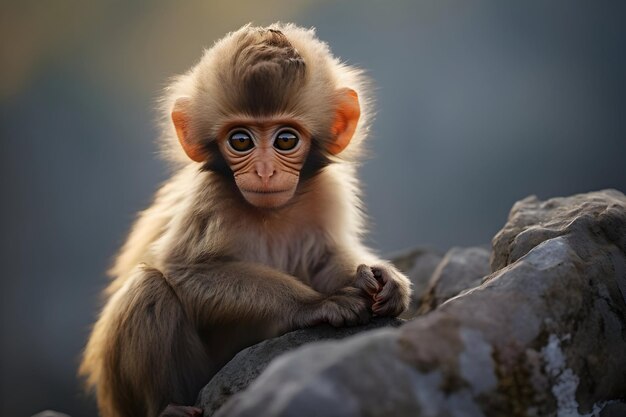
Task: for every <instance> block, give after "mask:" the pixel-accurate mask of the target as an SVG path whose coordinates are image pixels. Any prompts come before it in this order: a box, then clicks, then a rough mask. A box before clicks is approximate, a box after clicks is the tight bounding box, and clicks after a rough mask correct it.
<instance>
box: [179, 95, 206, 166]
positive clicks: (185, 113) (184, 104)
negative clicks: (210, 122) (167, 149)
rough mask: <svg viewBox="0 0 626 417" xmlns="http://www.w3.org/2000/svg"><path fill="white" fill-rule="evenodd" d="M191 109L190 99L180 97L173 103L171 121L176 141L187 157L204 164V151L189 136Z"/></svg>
mask: <svg viewBox="0 0 626 417" xmlns="http://www.w3.org/2000/svg"><path fill="white" fill-rule="evenodd" d="M190 107H191V99H190V98H189V97H181V98H179V99H178V100H176V102H175V103H174V108H173V109H172V121H173V122H174V127H175V128H176V135H177V136H178V141H179V142H180V145H181V146H182V147H183V150H184V151H185V153H186V154H187V156H188V157H189V158H190V159H191V160H193V161H196V162H204V161H205V160H206V158H207V153H206V151H205V150H204V149H203V148H202V147H201V146H200V145H198V144H197V143H193V141H192V140H191V138H190V136H189V108H190Z"/></svg>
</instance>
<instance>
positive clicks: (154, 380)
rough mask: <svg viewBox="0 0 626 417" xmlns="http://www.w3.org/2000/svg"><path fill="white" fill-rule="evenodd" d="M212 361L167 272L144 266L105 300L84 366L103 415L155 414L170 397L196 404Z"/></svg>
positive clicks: (115, 416) (152, 415)
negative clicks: (94, 389)
mask: <svg viewBox="0 0 626 417" xmlns="http://www.w3.org/2000/svg"><path fill="white" fill-rule="evenodd" d="M210 364H211V362H210V360H209V357H208V355H207V352H206V349H205V346H204V345H203V343H202V342H201V340H200V338H199V336H198V333H197V329H196V328H195V327H194V326H193V325H192V324H191V323H190V322H189V321H188V320H187V318H186V316H185V313H184V311H183V309H182V307H181V304H180V302H179V300H178V299H177V297H176V295H175V294H174V292H173V291H172V289H171V288H170V286H169V285H168V284H167V282H166V281H165V279H164V277H163V275H162V274H161V273H160V272H159V271H157V270H155V269H152V268H148V267H145V266H144V267H138V268H137V269H136V270H135V271H134V272H133V276H131V277H130V278H129V279H128V281H127V283H126V284H125V285H124V286H123V287H121V288H120V289H119V290H118V291H117V292H116V293H115V294H114V295H113V296H112V297H111V299H110V300H109V302H108V303H107V305H106V307H105V309H104V310H103V312H102V315H101V317H100V319H99V320H98V322H97V323H96V326H95V328H94V331H93V333H92V336H91V339H90V341H89V343H88V345H87V349H86V352H85V360H84V362H83V365H82V369H81V371H82V372H83V373H89V374H91V378H93V379H95V380H96V381H95V382H96V391H97V397H98V405H99V408H100V412H101V414H102V415H103V417H126V416H128V417H131V416H132V417H138V416H146V417H155V416H156V415H158V414H159V412H160V411H161V410H162V409H163V408H165V406H166V405H168V404H169V403H177V404H193V403H194V402H195V399H196V395H197V393H198V391H199V390H200V389H201V388H202V386H203V385H204V384H206V383H207V382H208V379H209V378H210V376H211V375H212V373H213V372H215V369H211V368H210ZM178 411H181V410H178ZM183 411H184V410H183ZM187 411H189V412H188V413H186V414H180V415H194V414H193V412H194V410H193V409H192V408H189V410H187ZM196 412H198V413H200V414H197V415H201V410H199V409H196ZM172 415H176V414H172Z"/></svg>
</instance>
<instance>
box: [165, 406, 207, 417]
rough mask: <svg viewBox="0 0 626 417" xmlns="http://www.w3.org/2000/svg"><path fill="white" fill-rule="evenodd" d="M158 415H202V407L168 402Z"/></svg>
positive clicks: (186, 416) (190, 416) (180, 416)
mask: <svg viewBox="0 0 626 417" xmlns="http://www.w3.org/2000/svg"><path fill="white" fill-rule="evenodd" d="M159 417H202V409H201V408H198V407H189V406H184V405H176V404H170V405H168V406H167V407H165V410H163V412H162V413H161V414H159Z"/></svg>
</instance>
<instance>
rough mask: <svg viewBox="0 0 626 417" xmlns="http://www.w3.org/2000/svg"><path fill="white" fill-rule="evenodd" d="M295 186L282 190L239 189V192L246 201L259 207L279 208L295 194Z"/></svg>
mask: <svg viewBox="0 0 626 417" xmlns="http://www.w3.org/2000/svg"><path fill="white" fill-rule="evenodd" d="M295 191H296V189H295V187H294V188H292V189H290V190H283V191H246V190H241V194H242V195H243V197H244V198H245V199H246V201H247V202H248V203H250V204H252V205H253V206H255V207H259V208H279V207H282V206H284V205H285V204H287V203H288V202H289V200H291V198H292V197H293V195H294V194H295Z"/></svg>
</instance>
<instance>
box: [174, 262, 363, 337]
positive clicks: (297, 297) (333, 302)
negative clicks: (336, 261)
mask: <svg viewBox="0 0 626 417" xmlns="http://www.w3.org/2000/svg"><path fill="white" fill-rule="evenodd" d="M164 275H165V277H166V280H167V282H168V283H169V284H170V286H171V287H172V289H173V290H174V292H175V294H176V295H177V297H178V298H179V300H180V302H181V305H182V306H183V309H184V310H185V312H186V314H187V317H188V318H189V319H190V320H191V321H192V322H193V323H195V324H196V325H198V326H199V327H203V326H207V325H209V326H210V325H213V324H227V323H230V322H232V323H254V324H255V325H254V327H255V328H257V329H264V330H265V333H270V334H269V335H267V334H264V335H261V336H262V337H270V336H272V335H276V334H280V333H283V332H286V331H289V330H292V329H295V328H300V327H306V326H310V325H313V324H317V323H322V322H328V323H330V324H332V325H335V326H342V325H346V324H356V323H363V322H366V321H367V320H368V319H369V315H368V309H369V307H370V305H369V303H368V301H369V300H368V299H367V297H366V296H365V294H364V292H363V290H364V284H363V283H362V282H361V281H355V282H353V283H352V284H351V285H350V286H348V285H346V286H343V287H342V288H337V289H336V291H333V293H332V294H321V293H319V292H317V291H315V290H314V289H312V288H311V287H309V286H307V285H305V284H303V283H301V282H299V281H298V280H297V279H296V278H295V277H292V276H290V275H288V274H285V273H282V272H280V271H278V270H275V269H273V268H269V267H267V266H264V265H261V264H256V263H250V262H242V261H211V262H209V263H206V264H198V265H192V266H178V265H172V266H170V267H167V268H166V269H165V271H164Z"/></svg>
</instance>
